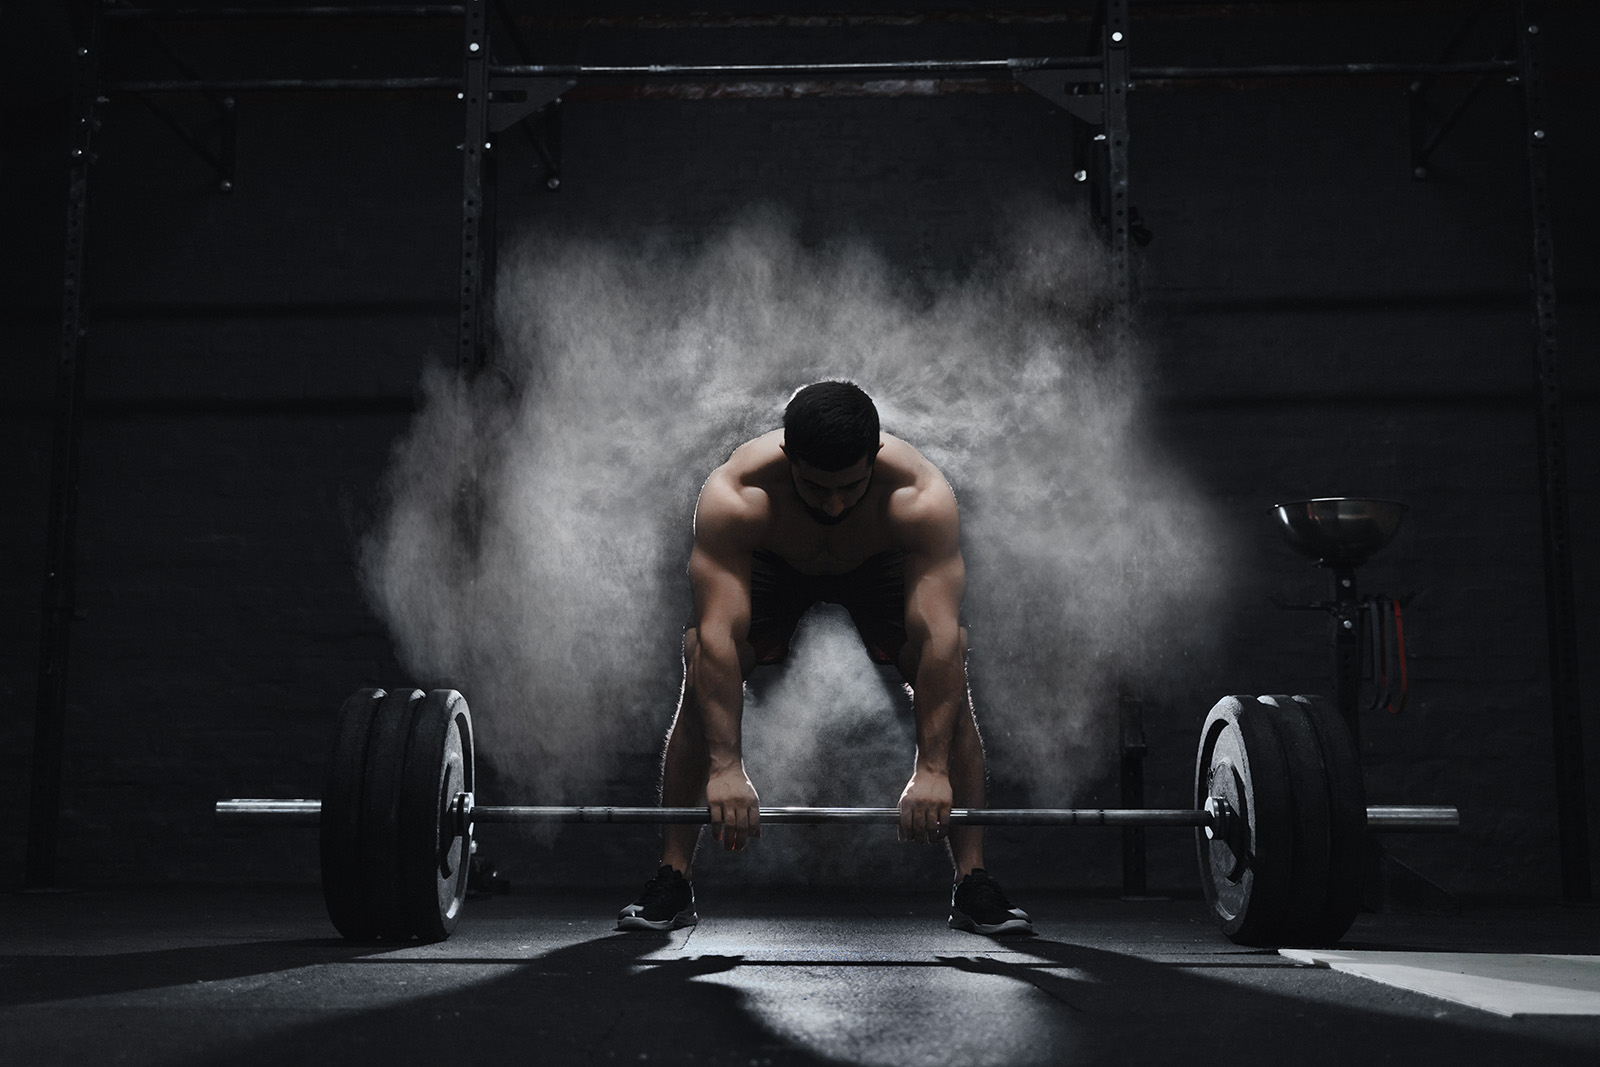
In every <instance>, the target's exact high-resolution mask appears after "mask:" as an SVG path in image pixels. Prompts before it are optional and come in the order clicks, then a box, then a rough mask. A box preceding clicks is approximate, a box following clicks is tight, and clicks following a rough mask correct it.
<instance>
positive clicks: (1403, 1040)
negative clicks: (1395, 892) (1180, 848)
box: [0, 885, 1600, 1067]
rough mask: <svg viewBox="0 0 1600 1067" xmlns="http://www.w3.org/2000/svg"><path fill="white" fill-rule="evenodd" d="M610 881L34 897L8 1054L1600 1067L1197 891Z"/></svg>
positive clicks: (1391, 933) (1517, 928)
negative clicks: (678, 919)
mask: <svg viewBox="0 0 1600 1067" xmlns="http://www.w3.org/2000/svg"><path fill="white" fill-rule="evenodd" d="M630 888H631V887H626V886H618V887H616V888H614V889H612V890H610V891H609V892H601V891H592V892H585V893H564V894H554V893H548V892H539V893H521V892H516V893H512V894H510V895H505V896H496V897H489V898H486V899H476V900H472V901H470V902H469V903H468V906H467V911H466V913H465V915H464V916H463V919H462V921H461V925H460V927H459V928H458V929H457V931H456V933H455V936H453V937H452V938H451V939H450V940H449V941H447V942H444V943H441V944H433V945H412V946H405V947H397V948H382V947H376V946H370V945H368V946H358V945H350V944H347V943H345V942H343V941H341V940H339V939H338V938H336V937H335V936H334V934H333V931H332V929H331V927H330V926H329V925H328V922H327V920H326V918H325V916H324V913H323V909H322V902H321V897H320V894H319V892H318V890H317V889H315V888H314V887H307V888H300V887H271V888H246V889H240V888H233V887H226V888H225V887H216V888H188V889H183V890H171V889H148V890H107V891H98V892H79V893H65V894H57V895H26V896H13V897H12V898H11V899H10V900H9V901H8V903H7V906H6V907H5V908H4V909H0V945H4V946H5V948H4V950H3V953H4V954H3V956H0V1063H5V1064H7V1065H10V1067H22V1065H33V1064H75V1063H131V1064H151V1063H177V1064H190V1063H195V1064H199V1063H206V1064H210V1063H228V1064H236V1063H262V1064H273V1065H274V1067H280V1065H283V1064H293V1065H297V1067H298V1065H305V1064H319V1063H339V1064H342V1065H346V1067H348V1065H350V1064H357V1063H380V1062H381V1063H422V1062H435V1063H445V1062H475V1063H486V1062H492V1061H493V1060H497V1059H502V1058H503V1059H505V1060H506V1061H508V1062H533V1063H599V1064H606V1063H619V1064H620V1063H650V1062H654V1063H661V1062H668V1063H708V1064H729V1065H734V1064H737V1065H741V1067H767V1065H779V1064H812V1063H817V1064H821V1063H829V1064H922V1063H929V1064H932V1063H937V1064H1004V1065H1025V1064H1056V1063H1102V1062H1104V1063H1166V1062H1171V1061H1173V1060H1174V1059H1176V1058H1178V1057H1183V1058H1185V1059H1190V1060H1199V1061H1202V1062H1206V1061H1212V1062H1232V1063H1238V1064H1256V1063H1261V1064H1267V1063H1270V1064H1280V1063H1283V1062H1286V1061H1289V1062H1296V1063H1335V1062H1338V1063H1350V1062H1356V1061H1357V1058H1358V1057H1359V1059H1360V1061H1361V1062H1363V1063H1389V1062H1395V1063H1406V1064H1432V1063H1440V1064H1444V1063H1449V1064H1459V1063H1489V1062H1502V1063H1528V1062H1539V1063H1541V1064H1549V1063H1584V1064H1594V1063H1596V1062H1600V1016H1597V1015H1524V1016H1517V1017H1505V1016H1502V1015H1498V1014H1495V1013H1493V1012H1490V1011H1483V1010H1479V1009H1476V1008H1472V1007H1466V1006H1463V1005H1461V1004H1457V1003H1453V1002H1451V1001H1448V1000H1443V999H1437V998H1435V997H1431V996H1426V995H1423V994H1421V993H1415V992H1411V991H1409V990H1406V989H1400V988H1395V987H1393V986H1390V985H1384V984H1379V983H1377V982H1373V981H1369V980H1367V979H1365V978H1361V977H1356V976H1353V975H1350V974H1345V973H1341V972H1339V971H1336V970H1329V969H1326V968H1321V967H1310V966H1302V965H1297V964H1296V963H1294V962H1292V961H1290V960H1288V959H1286V958H1284V957H1283V956H1281V955H1279V954H1277V953H1275V952H1272V951H1270V950H1256V949H1246V948H1241V947H1239V946H1237V945H1233V944H1232V943H1230V942H1228V941H1227V940H1226V939H1225V938H1223V937H1222V936H1221V935H1220V934H1219V933H1217V932H1216V930H1215V929H1214V928H1213V927H1212V926H1211V925H1210V923H1209V921H1208V920H1207V918H1206V915H1205V912H1204V909H1203V907H1202V905H1201V903H1200V902H1199V901H1198V900H1195V899H1176V900H1150V901H1121V900H1117V899H1115V898H1109V897H1095V896H1083V895H1067V894H1043V893H1027V894H1021V893H1018V894H1014V895H1015V896H1017V897H1018V898H1019V902H1020V903H1022V904H1023V905H1024V906H1025V907H1027V908H1029V909H1030V910H1031V911H1032V912H1033V914H1034V916H1035V919H1036V920H1037V925H1038V929H1039V936H1037V937H1034V938H1024V939H1014V940H1006V941H999V940H993V939H989V938H983V937H978V936H975V935H972V934H963V933H958V932H955V931H952V930H949V929H948V928H946V927H945V925H944V921H943V920H944V912H943V910H942V908H941V904H942V903H943V901H942V900H941V899H940V897H939V895H938V894H931V893H919V894H915V895H910V894H900V895H889V896H885V895H882V894H874V895H871V896H870V897H869V896H867V895H861V894H854V893H851V892H849V891H845V890H826V891H814V892H806V893H799V892H795V891H790V890H785V891H782V892H771V891H767V892H757V891H754V890H750V889H740V890H737V891H721V890H718V889H716V888H714V887H712V886H710V885H701V886H699V890H700V914H701V922H700V925H699V926H698V927H694V928H692V929H688V930H680V931H676V932H674V933H672V934H662V935H641V934H617V933H614V932H613V931H612V929H611V925H612V914H613V912H614V909H615V907H617V906H620V904H621V903H623V902H625V898H627V897H628V896H629V889H630ZM1596 918H1597V915H1596V912H1595V911H1593V910H1588V909H1571V908H1562V907H1559V906H1555V905H1543V906H1534V905H1508V904H1493V905H1489V904H1479V905H1473V904H1468V905H1464V906H1463V907H1462V908H1461V910H1459V911H1456V912H1453V913H1444V912H1391V913H1385V914H1381V915H1372V914H1363V915H1362V916H1360V917H1359V918H1358V919H1357V921H1356V925H1355V927H1354V928H1353V929H1352V930H1351V931H1350V934H1349V936H1348V937H1347V938H1346V940H1345V942H1344V945H1343V946H1342V948H1345V949H1357V950H1360V949H1366V950H1392V951H1399V950H1411V951H1429V952H1441V951H1450V952H1474V953H1556V954H1585V955H1592V954H1596V953H1600V922H1596Z"/></svg>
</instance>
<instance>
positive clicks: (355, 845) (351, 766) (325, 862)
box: [321, 689, 384, 941]
mask: <svg viewBox="0 0 1600 1067" xmlns="http://www.w3.org/2000/svg"><path fill="white" fill-rule="evenodd" d="M383 696H384V693H383V690H382V689H362V690H359V691H358V692H356V693H354V694H353V695H351V697H350V698H349V699H348V700H346V701H345V702H344V705H343V706H342V707H341V708H340V709H339V721H338V724H337V725H336V726H335V728H334V735H333V751H332V752H331V753H330V754H329V756H328V774H327V778H326V781H325V784H324V785H323V787H322V817H321V834H322V841H321V845H322V899H323V901H324V902H326V904H327V905H328V918H330V919H332V920H333V926H334V929H336V930H338V931H339V933H340V934H342V935H344V936H345V937H348V938H350V939H351V940H354V941H367V940H371V938H372V937H373V936H374V935H375V934H376V933H377V928H376V927H375V926H374V925H373V923H372V917H371V915H370V914H369V913H368V911H367V898H366V890H365V888H364V886H363V881H362V877H361V813H362V805H361V789H362V784H363V782H364V781H365V779H366V767H367V738H368V735H369V734H370V733H371V731H372V719H373V714H374V713H375V712H376V711H377V708H378V704H379V703H380V702H382V700H383Z"/></svg>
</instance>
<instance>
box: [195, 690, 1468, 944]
mask: <svg viewBox="0 0 1600 1067" xmlns="http://www.w3.org/2000/svg"><path fill="white" fill-rule="evenodd" d="M475 765H476V756H475V753H474V750H473V743H472V717H471V713H470V712H469V711H468V708H467V702H466V700H465V699H463V698H462V696H461V694H460V693H458V692H456V691H455V690H450V689H437V690H434V691H432V692H430V693H423V692H422V691H420V690H416V689H398V690H392V691H387V692H386V691H384V690H382V689H363V690H360V691H359V692H357V693H356V694H354V695H353V696H351V697H350V699H348V700H346V701H345V703H344V706H343V708H342V709H341V711H340V715H339V723H338V727H337V730H336V731H335V740H334V745H333V750H332V754H331V758H330V761H329V769H328V776H327V783H326V785H325V788H324V793H323V799H322V800H320V801H318V800H221V801H218V802H217V805H216V812H217V815H218V817H219V818H220V819H222V820H225V821H227V822H250V823H272V824H298V825H306V826H317V827H319V828H320V831H321V852H322V890H323V898H324V900H325V902H326V904H327V907H328V915H329V918H330V919H332V921H333V924H334V926H335V928H336V929H338V931H339V932H340V933H341V934H343V935H344V936H345V937H346V938H349V939H351V940H354V941H381V942H404V941H410V940H412V939H419V940H422V941H440V940H443V939H445V938H447V937H449V936H450V934H451V933H452V932H453V931H454V930H455V927H456V924H457V923H458V922H459V920H460V917H461V912H462V906H463V903H464V901H465V899H466V891H467V881H468V872H469V871H470V869H471V864H470V863H469V862H468V857H470V855H471V853H472V845H473V835H474V833H475V832H476V828H477V826H479V825H480V824H486V823H503V822H539V823H551V822H558V823H585V824H599V823H617V824H640V823H643V824H656V825H661V824H696V823H706V822H709V821H710V816H709V812H708V811H707V810H706V809H704V808H656V807H607V806H578V807H553V806H547V807H539V806H526V805H508V806H502V805H487V804H480V803H478V800H477V797H476V796H475V794H474V792H473V786H474V777H475V775H474V768H475ZM899 818H900V815H899V811H898V810H897V809H895V808H811V807H807V808H800V807H778V808H763V809H762V810H761V821H762V823H763V824H765V825H769V826H771V825H784V824H789V823H858V824H859V823H876V824H883V825H894V824H897V823H898V822H899ZM1459 821H1460V817H1459V814H1458V812H1457V811H1456V809H1454V808H1446V807H1432V808H1421V807H1403V808H1402V807H1391V808H1368V807H1367V806H1366V804H1365V799H1364V793H1363V791H1362V786H1361V775H1360V768H1359V765H1358V764H1356V763H1355V760H1354V756H1353V750H1352V747H1351V742H1350V738H1349V734H1348V732H1347V731H1345V730H1344V727H1343V724H1342V723H1341V722H1340V721H1339V717H1338V715H1337V714H1336V713H1335V712H1334V711H1333V710H1332V709H1330V708H1329V707H1328V706H1327V705H1326V704H1325V703H1324V702H1323V701H1321V700H1319V699H1317V698H1315V697H1289V696H1282V697H1253V696H1230V697H1224V698H1223V699H1222V700H1221V701H1219V702H1218V703H1217V705H1216V707H1214V708H1213V709H1212V710H1211V713H1210V715H1208V716H1207V718H1206V722H1205V726H1204V728H1203V729H1202V731H1201V740H1200V747H1199V751H1198V755H1197V760H1196V770H1195V806H1194V807H1193V808H1177V809H1160V808H1111V809H1105V808H990V809H956V810H954V811H952V812H951V813H950V823H951V824H952V825H983V826H1117V827H1182V828H1189V829H1192V830H1193V831H1194V832H1195V839H1196V844H1197V849H1198V855H1199V867H1200V880H1201V886H1202V888H1203V890H1204V892H1205V897H1206V901H1207V904H1208V906H1209V907H1210V909H1211V911H1212V913H1213V915H1214V916H1215V918H1216V919H1217V921H1218V924H1219V925H1220V927H1221V929H1222V931H1223V933H1225V934H1226V935H1227V936H1228V937H1230V938H1232V939H1233V940H1234V941H1237V942H1239V943H1241V944H1250V945H1273V944H1288V943H1295V944H1329V943H1332V942H1334V941H1337V940H1338V939H1339V937H1341V936H1342V935H1343V934H1344V932H1345V931H1346V930H1347V929H1348V928H1349V926H1350V923H1351V921H1352V920H1353V919H1354V918H1355V911H1356V907H1355V904H1356V902H1359V898H1360V876H1359V875H1360V868H1359V864H1357V863H1355V862H1353V861H1352V860H1351V855H1350V848H1351V842H1352V841H1355V842H1359V841H1360V840H1362V839H1363V838H1364V836H1365V834H1367V833H1368V832H1370V831H1374V830H1383V831H1409V832H1439V831H1444V832H1448V831H1452V830H1455V829H1456V828H1457V827H1458V825H1459Z"/></svg>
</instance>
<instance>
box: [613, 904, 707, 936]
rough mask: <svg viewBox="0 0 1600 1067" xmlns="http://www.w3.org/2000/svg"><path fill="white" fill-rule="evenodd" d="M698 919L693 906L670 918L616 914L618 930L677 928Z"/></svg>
mask: <svg viewBox="0 0 1600 1067" xmlns="http://www.w3.org/2000/svg"><path fill="white" fill-rule="evenodd" d="M699 921H700V916H698V915H696V914H695V913H694V909H693V908H685V909H684V910H683V911H680V912H678V914H676V915H674V916H673V917H672V918H670V919H646V918H645V917H644V916H642V915H619V916H617V927H616V928H617V929H618V930H658V931H659V930H677V929H680V928H681V927H685V926H693V925H694V924H695V923H697V922H699Z"/></svg>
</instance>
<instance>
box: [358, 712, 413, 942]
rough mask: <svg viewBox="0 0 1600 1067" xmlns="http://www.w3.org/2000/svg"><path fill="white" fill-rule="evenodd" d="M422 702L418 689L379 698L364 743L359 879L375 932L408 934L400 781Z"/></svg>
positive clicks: (399, 936) (393, 936) (387, 936)
mask: <svg viewBox="0 0 1600 1067" xmlns="http://www.w3.org/2000/svg"><path fill="white" fill-rule="evenodd" d="M421 700H422V691H421V690H419V689H397V690H394V691H392V692H390V693H389V695H388V696H386V697H384V698H383V701H382V702H381V703H380V704H379V705H378V712H377V715H376V716H375V717H374V718H373V722H372V737H371V740H370V741H369V742H368V743H367V771H366V783H365V785H364V786H363V788H362V791H361V801H362V810H361V878H362V885H363V886H364V887H365V890H366V899H367V911H368V912H369V913H370V914H371V916H372V924H373V927H374V928H375V930H376V933H377V936H378V937H380V938H383V939H385V940H393V941H404V940H406V939H408V938H409V937H410V936H411V931H410V930H409V929H408V928H407V927H406V919H405V915H404V914H403V913H402V911H401V908H400V780H401V777H402V775H403V773H404V770H405V759H406V743H407V742H408V741H409V740H410V738H411V719H412V717H413V714H414V712H415V711H416V706H417V703H418V702H419V701H421Z"/></svg>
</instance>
